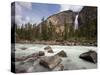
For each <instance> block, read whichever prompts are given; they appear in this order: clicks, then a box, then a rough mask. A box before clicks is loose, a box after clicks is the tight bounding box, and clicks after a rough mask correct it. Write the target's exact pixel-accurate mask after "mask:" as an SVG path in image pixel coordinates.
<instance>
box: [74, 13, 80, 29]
mask: <svg viewBox="0 0 100 75" xmlns="http://www.w3.org/2000/svg"><path fill="white" fill-rule="evenodd" d="M78 16H79V15H78V14H77V15H76V17H75V21H74V29H75V30H76V29H78Z"/></svg>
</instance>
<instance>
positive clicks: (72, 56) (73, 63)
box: [15, 44, 97, 72]
mask: <svg viewBox="0 0 100 75" xmlns="http://www.w3.org/2000/svg"><path fill="white" fill-rule="evenodd" d="M46 46H48V45H42V44H16V45H15V49H16V51H15V57H22V56H28V55H30V54H32V53H35V52H38V51H44V48H45V47H46ZM49 46H50V47H52V49H53V51H54V53H48V52H46V51H45V56H53V55H55V54H56V53H58V52H59V51H61V50H64V51H65V52H66V54H67V56H68V57H66V58H62V60H63V61H62V62H61V63H62V64H63V65H64V70H79V69H94V68H97V64H94V63H91V62H88V61H85V60H83V59H80V58H79V55H80V54H82V53H84V52H87V51H89V50H93V51H96V52H97V47H95V46H61V45H49ZM22 48H26V50H22ZM36 63H37V62H36ZM32 65H33V64H32ZM24 66H26V65H24ZM16 67H17V68H19V62H16ZM34 67H35V69H33V68H34ZM28 68H29V67H28ZM31 69H32V70H33V71H32V72H40V71H46V69H43V68H41V66H40V65H38V64H36V65H33V67H32V66H31Z"/></svg>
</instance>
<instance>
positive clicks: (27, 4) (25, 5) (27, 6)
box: [18, 2, 32, 9]
mask: <svg viewBox="0 0 100 75" xmlns="http://www.w3.org/2000/svg"><path fill="white" fill-rule="evenodd" d="M18 4H19V5H20V6H22V7H24V8H27V9H32V3H31V2H19V3H18Z"/></svg>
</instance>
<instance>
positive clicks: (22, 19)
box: [15, 2, 32, 25]
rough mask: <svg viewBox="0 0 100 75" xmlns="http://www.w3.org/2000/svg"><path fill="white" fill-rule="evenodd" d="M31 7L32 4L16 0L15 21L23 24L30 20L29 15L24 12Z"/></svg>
mask: <svg viewBox="0 0 100 75" xmlns="http://www.w3.org/2000/svg"><path fill="white" fill-rule="evenodd" d="M31 9H32V4H31V3H28V2H16V3H15V23H16V24H19V25H21V24H25V23H28V22H29V21H30V17H29V16H28V15H25V12H29V11H31Z"/></svg>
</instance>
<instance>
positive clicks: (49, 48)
mask: <svg viewBox="0 0 100 75" xmlns="http://www.w3.org/2000/svg"><path fill="white" fill-rule="evenodd" d="M44 50H46V51H47V52H48V53H53V50H52V48H51V47H50V46H47V47H45V48H44Z"/></svg>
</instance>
